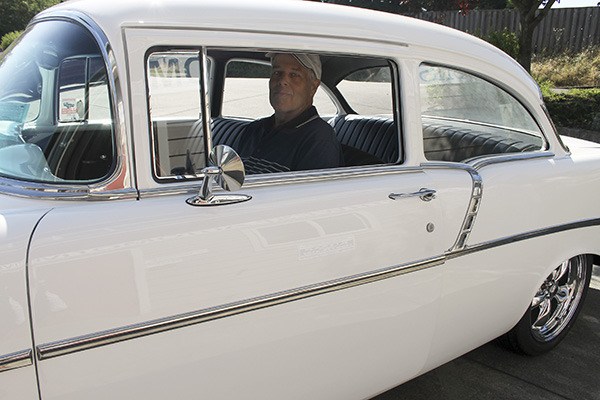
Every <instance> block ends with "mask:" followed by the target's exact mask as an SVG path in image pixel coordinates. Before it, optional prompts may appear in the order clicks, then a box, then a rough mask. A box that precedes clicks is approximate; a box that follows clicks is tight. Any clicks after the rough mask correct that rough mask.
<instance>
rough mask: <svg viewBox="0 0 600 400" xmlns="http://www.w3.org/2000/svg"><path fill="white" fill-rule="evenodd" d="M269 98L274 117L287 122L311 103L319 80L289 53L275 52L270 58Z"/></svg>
mask: <svg viewBox="0 0 600 400" xmlns="http://www.w3.org/2000/svg"><path fill="white" fill-rule="evenodd" d="M272 65H273V70H272V72H271V79H269V100H270V102H271V106H272V107H273V109H274V110H275V118H276V119H279V120H282V121H284V122H287V121H289V120H291V119H293V118H295V117H297V116H298V115H300V114H301V113H302V112H303V111H304V110H306V109H307V108H308V107H309V106H311V105H312V101H313V96H314V95H315V92H316V91H317V88H318V87H319V80H318V79H316V78H315V77H314V75H313V74H312V72H311V71H310V70H309V69H308V68H305V67H304V66H302V64H300V62H298V60H297V59H296V58H295V57H294V56H292V55H290V54H277V55H275V57H274V58H273V60H272Z"/></svg>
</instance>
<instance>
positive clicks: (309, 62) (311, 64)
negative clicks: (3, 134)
mask: <svg viewBox="0 0 600 400" xmlns="http://www.w3.org/2000/svg"><path fill="white" fill-rule="evenodd" d="M277 54H289V55H291V56H294V58H295V59H296V60H298V62H299V63H300V64H301V65H302V66H303V67H304V68H307V69H310V70H311V71H312V72H313V73H314V74H315V76H316V77H317V79H318V80H321V58H320V57H319V56H318V55H317V54H311V53H285V52H273V53H267V57H269V58H270V59H271V60H273V58H274V57H275V56H276V55H277Z"/></svg>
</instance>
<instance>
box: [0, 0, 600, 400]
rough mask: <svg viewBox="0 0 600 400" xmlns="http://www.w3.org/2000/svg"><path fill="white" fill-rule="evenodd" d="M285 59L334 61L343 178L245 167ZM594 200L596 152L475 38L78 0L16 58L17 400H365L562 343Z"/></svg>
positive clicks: (10, 219) (320, 99)
mask: <svg viewBox="0 0 600 400" xmlns="http://www.w3.org/2000/svg"><path fill="white" fill-rule="evenodd" d="M280 53H296V54H305V55H306V54H312V55H313V57H314V56H318V58H319V60H320V63H321V69H320V72H322V74H321V79H320V86H319V89H318V91H317V93H316V95H315V99H314V104H315V105H316V108H317V110H318V112H319V114H320V117H321V118H322V119H323V120H325V121H326V122H327V123H329V124H330V126H331V128H332V131H333V132H335V138H336V140H337V141H339V145H340V147H341V151H343V159H344V163H343V165H338V166H336V167H332V168H321V169H305V170H299V171H298V170H290V171H287V172H285V171H284V172H281V171H280V172H277V171H274V172H269V171H251V170H250V169H249V168H246V173H245V172H244V163H245V160H244V157H243V155H242V157H240V156H238V155H237V154H236V143H238V141H239V139H240V137H243V136H244V134H245V133H246V132H247V131H246V126H247V125H248V124H249V123H250V122H251V121H253V120H255V119H257V118H260V117H266V116H269V115H271V113H272V112H273V110H272V108H271V106H270V104H269V94H268V92H269V89H268V87H269V80H270V79H273V78H272V76H274V75H272V73H271V65H270V59H271V58H272V54H280ZM270 54H271V55H270ZM240 155H241V154H240ZM599 187H600V148H599V147H598V146H597V145H595V144H592V143H588V142H584V141H580V140H575V139H568V138H565V140H564V143H563V141H561V139H560V138H559V137H558V136H557V134H556V130H555V128H554V127H553V125H552V122H551V121H550V119H549V118H548V115H547V113H546V110H545V107H544V104H543V101H542V98H541V95H540V92H539V90H538V87H537V86H536V84H535V82H534V81H533V80H532V79H531V77H529V76H528V75H527V74H526V73H525V71H524V70H523V69H522V68H520V67H519V65H518V64H517V63H516V62H515V61H514V60H512V59H511V58H510V57H508V56H506V55H505V54H503V53H502V52H500V51H499V50H497V49H496V48H494V47H492V46H491V45H488V44H486V43H485V42H483V41H481V40H478V39H476V38H474V37H471V36H468V35H466V34H463V33H461V32H458V31H454V30H451V29H448V28H445V27H442V26H438V25H435V24H431V23H426V22H422V21H418V20H415V19H411V18H405V17H400V16H395V15H388V14H383V13H378V12H371V11H366V10H363V9H356V8H351V7H343V6H336V5H332V4H321V3H317V2H300V1H277V2H274V1H273V2H268V1H252V2H249V1H242V0H239V1H228V0H218V1H212V0H210V1H201V2H200V1H192V0H171V1H147V0H141V1H137V0H126V1H124V0H120V1H114V0H110V1H101V2H100V1H94V0H82V1H67V2H65V3H62V4H60V5H58V6H56V7H53V8H51V9H48V10H46V11H44V12H43V13H41V14H40V15H38V16H37V17H35V18H34V19H33V20H32V22H31V23H30V24H29V27H28V28H27V30H26V31H25V33H24V34H23V35H22V36H21V38H20V39H19V40H18V41H17V42H16V43H15V44H14V45H13V46H12V47H11V48H10V49H8V51H6V52H5V53H4V55H3V56H2V59H1V60H0V237H1V242H0V283H1V285H0V398H2V399H41V398H43V399H45V400H49V399H108V398H110V399H159V398H160V399H162V398H177V399H184V398H190V399H191V398H207V399H232V398H247V399H271V398H272V399H293V398H297V399H317V398H323V399H334V398H337V399H354V398H356V399H361V398H369V397H372V396H374V395H376V394H377V393H380V392H382V391H385V390H387V389H389V388H391V387H394V386H396V385H398V384H400V383H402V382H404V381H407V380H409V379H411V378H413V377H416V376H418V375H420V374H423V373H425V372H426V371H429V370H431V369H433V368H435V367H437V366H439V365H441V364H443V363H445V362H447V361H449V360H451V359H453V358H456V357H458V356H460V355H462V354H464V353H466V352H468V351H470V350H471V349H474V348H475V347H477V346H480V345H482V344H484V343H486V342H488V341H490V340H493V339H495V338H497V337H502V339H503V341H504V342H505V343H506V344H507V345H508V346H510V347H512V348H513V349H516V350H518V351H521V352H524V353H527V354H540V353H543V352H545V351H547V350H549V349H551V348H552V347H554V346H555V345H557V344H558V342H560V341H561V340H562V339H563V338H564V336H565V335H566V334H567V331H568V330H569V328H570V327H571V325H572V324H573V322H574V320H575V319H576V317H577V314H578V312H579V310H580V308H581V306H582V302H583V300H584V298H585V294H586V290H587V287H588V284H589V281H590V275H591V268H592V264H593V262H594V261H598V255H599V254H600V240H599V239H598V238H599V237H600V228H599V225H600V202H599V201H598V194H599V190H598V188H599ZM230 190H231V191H230Z"/></svg>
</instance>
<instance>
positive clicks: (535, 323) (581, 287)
mask: <svg viewBox="0 0 600 400" xmlns="http://www.w3.org/2000/svg"><path fill="white" fill-rule="evenodd" d="M591 275H592V257H591V256H589V255H579V256H575V257H573V258H571V259H569V260H567V261H565V262H564V263H562V264H561V265H560V266H559V267H558V268H556V269H555V270H554V271H553V272H552V273H551V274H550V275H549V276H548V277H547V278H546V281H545V282H544V283H543V284H542V286H541V287H540V288H539V290H538V292H537V293H536V294H535V296H534V298H533V300H532V302H531V305H530V306H529V308H528V309H527V311H526V312H525V315H523V317H522V318H521V320H520V321H519V322H518V323H517V325H515V327H514V328H513V329H511V330H510V331H509V332H508V333H506V334H505V335H504V336H503V337H501V338H500V342H501V343H502V344H503V345H505V346H507V347H508V348H509V349H511V350H513V351H516V352H517V353H521V354H527V355H531V356H536V355H539V354H543V353H545V352H547V351H549V350H551V349H552V348H554V347H555V346H556V345H557V344H559V343H560V342H561V340H563V339H564V338H565V336H566V335H567V333H568V332H569V330H570V329H571V327H572V326H573V323H574V322H575V320H576V319H577V316H578V315H579V312H580V311H581V307H582V306H583V302H584V300H585V296H586V294H587V290H588V287H589V285H590V278H591Z"/></svg>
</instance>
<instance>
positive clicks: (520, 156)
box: [468, 151, 556, 171]
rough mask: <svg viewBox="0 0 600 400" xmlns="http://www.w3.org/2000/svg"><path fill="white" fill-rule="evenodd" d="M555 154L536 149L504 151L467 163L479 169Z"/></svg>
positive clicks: (550, 156)
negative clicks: (522, 151)
mask: <svg viewBox="0 0 600 400" xmlns="http://www.w3.org/2000/svg"><path fill="white" fill-rule="evenodd" d="M555 156H556V155H555V154H554V153H553V152H551V151H536V152H532V153H506V154H490V155H486V156H482V157H477V158H476V159H472V160H470V161H468V164H469V165H471V166H472V167H473V169H474V170H476V171H479V170H480V169H481V168H483V167H487V166H488V165H492V164H500V163H505V162H512V161H523V160H535V159H538V158H554V157H555Z"/></svg>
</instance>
